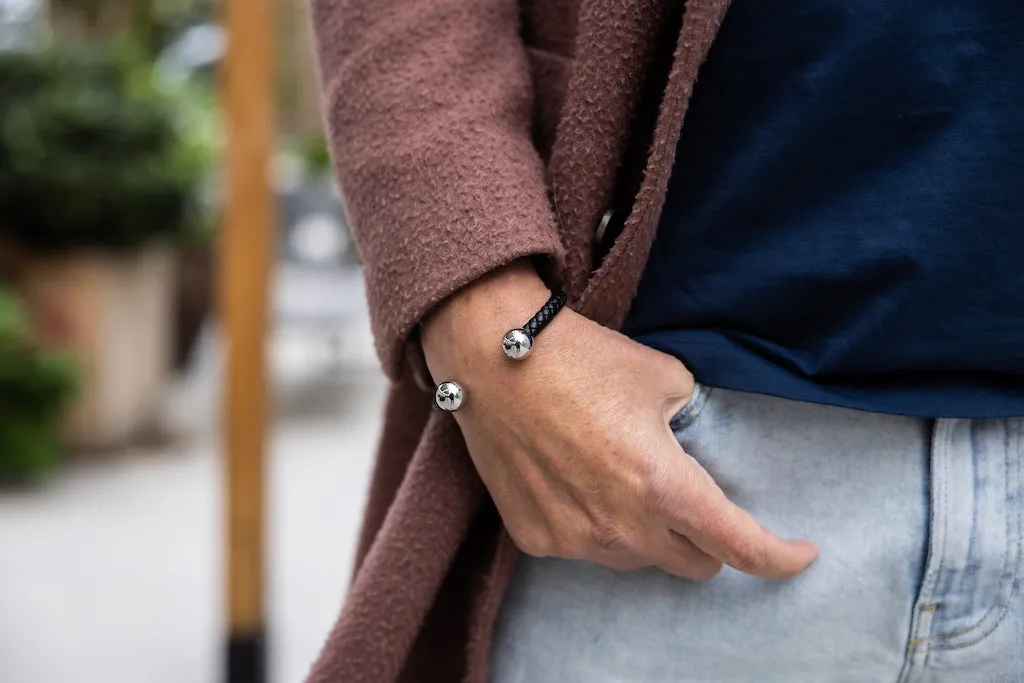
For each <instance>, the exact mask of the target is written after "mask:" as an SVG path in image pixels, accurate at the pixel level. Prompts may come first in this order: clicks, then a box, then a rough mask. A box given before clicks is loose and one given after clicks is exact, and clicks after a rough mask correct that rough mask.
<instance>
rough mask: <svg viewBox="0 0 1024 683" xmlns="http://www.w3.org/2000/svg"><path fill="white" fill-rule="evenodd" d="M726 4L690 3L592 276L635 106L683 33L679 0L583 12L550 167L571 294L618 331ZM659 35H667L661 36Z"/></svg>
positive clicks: (627, 0)
mask: <svg viewBox="0 0 1024 683" xmlns="http://www.w3.org/2000/svg"><path fill="white" fill-rule="evenodd" d="M728 5H729V0H688V1H687V2H686V7H685V12H684V13H683V16H682V26H681V28H680V29H679V30H678V32H677V33H676V34H675V35H674V36H669V38H672V39H674V42H675V50H674V52H673V53H672V58H671V66H670V68H669V75H668V81H667V85H666V86H665V89H664V93H663V94H662V96H661V98H660V105H659V106H658V113H657V118H656V123H655V128H654V132H653V136H652V137H651V138H650V140H651V145H650V149H649V150H648V153H647V158H646V163H645V164H643V167H644V170H643V179H642V181H641V182H640V185H639V190H638V191H637V194H636V197H635V200H634V202H633V204H632V208H631V210H630V212H629V216H628V218H626V221H625V225H624V227H623V231H622V233H621V235H620V236H619V238H618V240H617V241H616V242H615V245H614V246H613V247H612V249H611V251H610V252H609V253H608V256H607V257H606V258H605V260H604V262H603V264H602V266H601V268H600V269H599V270H598V271H597V272H596V273H591V254H592V249H591V241H592V238H593V234H594V229H595V227H596V225H597V223H598V221H599V220H600V217H601V215H602V214H603V213H604V211H605V210H606V208H607V207H608V206H609V204H610V203H611V198H612V194H613V192H614V191H615V187H614V186H615V182H616V176H617V174H618V173H619V172H620V170H621V169H620V163H621V160H622V159H623V157H624V154H625V151H626V150H625V146H626V144H627V142H628V138H629V132H630V128H631V126H632V125H633V122H634V119H635V117H636V114H637V103H638V101H639V100H640V98H641V94H642V92H643V89H644V87H645V84H646V83H647V81H646V79H648V78H652V77H656V75H652V74H651V71H652V69H651V68H650V67H651V65H652V62H653V61H654V58H655V55H656V54H657V50H658V48H659V47H660V45H659V41H660V40H663V39H664V38H663V35H662V34H663V27H664V26H665V25H666V24H667V25H669V26H674V25H678V24H677V22H676V21H675V19H676V18H677V15H678V13H680V12H682V11H683V10H682V8H681V7H680V6H679V3H678V2H677V1H675V0H594V1H593V2H585V3H584V4H583V7H582V8H581V10H580V19H579V21H580V24H579V35H580V44H579V45H578V46H577V53H576V54H577V58H576V62H575V63H574V67H573V74H572V77H571V79H570V82H569V91H568V93H567V96H566V102H565V105H564V108H563V112H562V120H561V124H560V125H559V128H558V135H557V138H556V142H555V147H554V149H553V151H552V158H551V164H550V165H549V182H550V184H551V188H552V196H553V199H554V203H555V208H556V212H557V215H558V218H559V224H560V227H561V230H562V239H563V241H564V243H565V245H566V248H567V252H568V254H569V256H568V258H567V262H566V275H565V283H564V285H565V288H566V290H567V291H568V292H569V294H570V296H571V297H573V299H574V300H575V301H576V303H575V306H576V307H577V309H578V310H580V312H582V313H584V314H585V315H587V316H589V317H591V318H593V319H595V320H597V321H598V322H601V323H602V324H605V325H608V326H611V327H619V326H620V325H621V324H622V321H623V320H624V318H625V315H626V312H627V311H628V307H629V304H630V302H631V301H632V298H633V295H634V293H635V291H636V286H637V284H638V282H639V279H640V274H641V273H642V271H643V265H644V263H645V262H646V260H647V255H648V252H649V250H650V246H651V242H652V241H653V240H654V233H655V231H656V228H657V222H658V218H659V216H660V214H661V207H662V204H663V203H664V199H665V191H666V188H667V185H668V178H669V175H670V173H671V170H672V162H673V159H674V156H675V148H676V143H677V142H678V140H679V133H680V130H681V127H682V124H683V118H684V116H685V114H686V108H687V105H688V104H689V101H690V95H691V93H692V91H693V84H694V81H695V80H696V77H697V71H698V70H699V68H700V66H701V64H702V63H703V62H704V59H705V58H706V57H707V53H708V50H709V49H710V47H711V43H712V41H713V40H714V37H715V35H716V33H717V31H718V27H719V26H720V25H721V22H722V19H723V18H724V16H725V12H726V9H727V8H728ZM659 29H662V30H659Z"/></svg>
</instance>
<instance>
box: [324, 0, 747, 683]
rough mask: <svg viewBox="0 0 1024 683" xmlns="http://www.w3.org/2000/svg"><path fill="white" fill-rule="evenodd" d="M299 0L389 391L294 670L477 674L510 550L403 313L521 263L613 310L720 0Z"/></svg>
mask: <svg viewBox="0 0 1024 683" xmlns="http://www.w3.org/2000/svg"><path fill="white" fill-rule="evenodd" d="M311 1H312V5H313V25H314V33H315V36H316V40H317V47H318V54H319V64H320V73H321V79H322V86H323V91H324V103H325V110H326V120H327V125H328V129H329V134H330V135H329V137H330V143H331V150H332V155H333V158H334V162H335V167H336V170H337V174H338V178H339V181H340V183H341V187H342V191H343V194H344V196H345V200H346V205H347V208H348V212H349V216H350V219H351V223H352V226H353V230H354V232H355V236H356V243H357V245H358V248H359V253H360V255H361V257H362V260H363V263H364V264H365V270H366V282H367V296H368V298H369V305H370V317H371V322H372V326H373V331H374V335H375V339H376V345H377V351H378V353H379V355H380V359H381V362H382V363H383V366H384V370H385V372H386V373H387V375H388V377H389V378H390V380H391V381H392V387H391V390H390V394H389V397H388V401H387V406H386V408H385V423H384V433H383V436H382V438H381V442H380V448H379V451H378V453H377V461H376V466H375V469H374V472H373V478H372V482H371V487H370V494H369V501H368V504H367V508H366V513H365V518H364V521H363V528H362V534H361V537H360V541H359V547H358V550H357V560H356V562H357V569H356V572H355V575H354V578H353V582H352V585H351V590H350V592H349V595H348V597H347V599H346V601H345V604H344V606H343V607H342V610H341V614H340V616H339V617H338V621H337V623H336V625H335V626H334V628H333V629H332V631H331V633H330V635H329V636H328V639H327V642H326V644H325V646H324V649H323V651H322V653H321V655H320V657H319V659H318V661H317V662H316V663H315V664H314V666H313V670H312V672H311V674H310V677H309V681H311V682H312V683H391V682H392V681H407V682H413V681H416V682H422V683H456V682H459V681H468V682H471V683H483V682H484V681H485V680H486V678H487V657H488V653H489V648H490V638H491V631H492V627H493V623H494V620H495V617H496V615H497V611H498V608H499V606H500V602H501V598H502V594H503V591H504V589H505V587H506V585H507V583H508V580H509V577H510V574H511V570H512V567H513V564H514V562H515V559H516V555H517V551H516V549H515V547H514V546H513V545H512V543H511V541H510V540H509V538H508V536H507V534H505V533H504V532H503V531H502V527H501V521H500V519H499V518H498V516H497V514H496V512H495V510H494V507H493V505H492V504H491V502H490V500H489V499H488V496H487V492H486V490H485V488H484V486H483V484H482V483H481V481H480V479H479V477H478V476H477V474H476V471H475V470H474V469H473V465H472V462H471V461H470V459H469V456H468V453H467V452H466V447H465V444H464V442H463V439H462V436H461V434H460V432H459V429H458V426H457V425H456V423H455V421H454V420H453V419H452V418H451V416H448V415H445V414H441V413H435V412H432V411H431V410H430V407H429V406H430V402H431V393H432V390H433V386H432V384H431V380H430V378H429V375H428V374H427V372H426V365H425V363H424V360H423V353H422V349H421V348H420V345H419V343H418V340H417V325H418V323H419V321H420V320H421V319H422V318H423V316H424V315H425V314H426V313H427V312H428V311H430V310H431V309H432V308H433V307H434V306H436V305H437V304H438V302H440V301H442V300H443V299H444V298H445V297H447V296H449V295H450V294H452V293H453V292H455V291H456V290H458V289H459V288H460V287H462V286H464V285H466V284H467V283H470V282H472V281H473V280H475V279H476V278H478V277H480V276H481V275H483V274H484V273H486V272H488V271H490V270H492V269H494V268H496V267H498V266H501V265H502V264H505V263H508V262H510V261H512V260H515V259H517V258H520V257H526V256H532V257H535V258H536V260H537V262H538V264H539V267H540V271H541V273H542V274H543V276H544V277H545V279H546V280H547V281H548V283H549V284H550V285H551V286H552V287H562V288H564V289H565V290H566V292H567V293H568V294H569V297H570V305H571V306H572V307H573V308H574V309H575V310H577V311H579V312H580V313H582V314H583V315H586V316H588V317H590V318H592V319H593V320H596V321H598V322H600V323H602V324H604V325H607V326H610V327H618V326H619V325H621V324H622V321H623V319H624V318H625V315H626V312H627V310H628V308H629V304H630V301H631V299H632V298H633V296H634V294H635V292H636V287H637V283H638V281H639V278H640V275H641V272H642V270H643V266H644V262H645V261H646V259H647V255H648V252H649V249H650V245H651V242H652V240H653V239H654V233H655V230H656V228H657V223H658V217H659V214H660V212H661V207H662V204H663V202H664V198H665V188H666V186H667V183H668V178H669V173H670V171H671V167H672V161H673V156H674V153H675V147H676V143H677V141H678V138H679V132H680V129H681V126H682V124H683V117H684V114H685V112H686V106H687V102H688V101H689V96H690V93H691V92H692V89H693V85H694V82H695V80H696V77H697V71H698V69H699V67H700V65H701V63H702V62H703V61H704V59H705V57H706V56H707V51H708V49H709V47H710V45H711V42H712V40H713V39H714V36H715V34H716V32H717V30H718V27H719V25H720V24H721V21H722V19H723V17H724V14H725V11H726V8H727V5H728V0H688V2H686V3H685V7H684V3H683V0H519V1H518V2H517V0H311ZM609 210H611V211H612V213H611V216H612V219H611V223H610V225H609V227H608V229H607V230H606V231H604V237H603V239H602V240H600V241H597V240H595V230H596V228H597V226H598V225H599V224H600V223H601V221H602V217H604V216H605V215H606V213H607V212H608V211H609ZM511 322H516V321H510V323H511Z"/></svg>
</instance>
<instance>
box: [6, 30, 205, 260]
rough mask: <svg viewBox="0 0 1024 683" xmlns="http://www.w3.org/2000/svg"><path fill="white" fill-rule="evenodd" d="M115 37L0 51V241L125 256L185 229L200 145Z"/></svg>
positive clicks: (194, 219)
mask: <svg viewBox="0 0 1024 683" xmlns="http://www.w3.org/2000/svg"><path fill="white" fill-rule="evenodd" d="M181 93H182V89H181V87H177V88H171V87H170V86H169V85H168V84H166V83H162V82H161V80H160V78H159V76H158V73H157V72H156V71H155V69H154V68H153V67H152V66H151V65H150V64H149V63H147V62H146V61H145V60H143V59H141V58H139V56H138V53H137V51H136V50H135V49H133V48H132V47H131V46H130V45H129V44H127V43H124V42H110V43H86V44H77V45H64V46H57V47H54V48H52V49H49V50H47V51H44V52H37V53H14V52H12V53H6V54H0V160H2V161H0V216H3V219H2V220H0V238H5V237H6V238H8V239H11V240H13V241H15V242H18V243H20V244H22V245H24V246H27V247H30V248H34V249H39V250H46V251H53V250H64V249H74V248H83V247H86V248H88V247H96V248H104V249H113V250H130V249H135V248H137V247H139V246H141V245H142V244H144V243H146V242H149V241H151V240H154V239H160V238H172V239H173V238H178V237H181V236H182V235H186V234H190V233H193V232H194V231H195V230H196V226H197V224H201V223H202V222H203V221H204V220H205V215H204V213H203V210H202V207H201V202H200V194H199V191H200V188H201V186H202V182H203V180H204V178H205V176H206V173H207V169H208V167H209V163H210V157H211V154H212V149H211V148H210V146H209V145H208V144H206V142H207V141H205V140H197V139H196V138H195V136H194V135H191V131H189V130H188V129H187V127H186V124H187V123H188V121H187V117H185V116H183V111H182V101H181Z"/></svg>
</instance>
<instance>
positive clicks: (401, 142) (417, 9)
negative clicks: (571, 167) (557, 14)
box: [312, 0, 562, 379]
mask: <svg viewBox="0 0 1024 683" xmlns="http://www.w3.org/2000/svg"><path fill="white" fill-rule="evenodd" d="M312 7H313V14H312V18H313V27H314V34H315V37H316V40H317V43H318V54H319V59H320V74H321V80H322V86H323V92H324V97H325V102H324V106H325V110H326V121H327V128H328V133H329V140H330V147H331V151H332V156H333V159H334V163H335V167H336V172H337V175H338V178H339V180H340V184H341V189H342V194H343V196H344V198H345V203H346V209H347V212H348V216H349V220H350V223H351V225H352V228H353V232H354V234H355V241H356V245H357V248H358V250H359V254H360V257H361V259H362V261H363V264H364V267H365V275H366V282H367V298H368V301H369V308H370V319H371V325H372V327H373V332H374V338H375V340H376V345H377V352H378V355H379V356H380V359H381V362H382V364H383V366H384V370H385V372H386V373H387V374H388V375H389V376H390V377H391V378H392V379H397V378H398V377H399V376H400V375H401V373H402V372H403V365H404V363H403V359H405V358H407V357H410V354H409V353H408V352H409V351H410V350H412V349H408V348H406V345H407V343H408V342H409V341H410V340H412V341H413V342H414V343H415V339H416V334H415V329H416V325H417V323H418V322H419V321H420V320H421V319H422V318H423V316H424V315H425V314H426V313H427V312H428V311H429V310H430V309H431V308H432V307H434V306H435V305H436V304H437V303H438V302H439V301H441V300H443V299H444V298H445V297H447V296H448V295H450V294H451V293H453V292H455V291H456V290H458V289H459V288H460V287H462V286H464V285H466V284H467V283H469V282H471V281H473V280H475V279H476V278H478V277H480V276H481V275H483V274H484V273H486V272H487V271H489V270H492V269H494V268H496V267H498V266H500V265H502V264H505V263H507V262H510V261H512V260H515V259H517V258H520V257H523V256H537V255H540V256H546V257H548V259H549V260H550V261H553V262H554V265H555V266H556V267H555V268H554V269H553V270H552V272H557V271H558V270H559V268H558V264H559V263H560V262H561V259H562V247H561V243H560V241H559V235H558V230H557V226H556V222H555V218H554V214H553V212H552V210H551V205H550V201H549V199H548V194H547V190H546V187H545V183H544V175H543V167H542V162H541V159H540V156H539V154H538V152H537V150H536V149H535V147H534V145H533V142H532V134H531V129H530V123H531V120H532V118H533V93H532V86H531V81H530V71H529V66H528V61H527V55H526V51H525V47H524V45H523V42H522V39H521V37H520V32H519V8H518V5H517V2H516V0H312ZM412 357H419V358H421V357H422V355H421V354H419V355H416V354H415V353H414V354H413V355H412Z"/></svg>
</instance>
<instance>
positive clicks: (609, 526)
mask: <svg viewBox="0 0 1024 683" xmlns="http://www.w3.org/2000/svg"><path fill="white" fill-rule="evenodd" d="M590 536H591V540H592V541H593V543H594V545H595V546H597V548H598V549H600V550H602V551H614V550H619V549H621V548H622V547H624V546H625V545H626V539H627V538H628V534H627V533H626V530H625V529H624V528H623V527H622V525H620V524H617V523H616V522H614V521H612V520H607V519H602V520H598V521H597V522H595V524H594V526H593V527H592V528H591V530H590Z"/></svg>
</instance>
